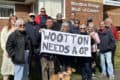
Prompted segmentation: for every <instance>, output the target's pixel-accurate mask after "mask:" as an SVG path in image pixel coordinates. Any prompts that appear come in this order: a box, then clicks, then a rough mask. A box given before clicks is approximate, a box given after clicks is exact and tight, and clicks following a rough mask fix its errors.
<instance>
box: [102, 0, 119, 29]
mask: <svg viewBox="0 0 120 80" xmlns="http://www.w3.org/2000/svg"><path fill="white" fill-rule="evenodd" d="M103 3H104V10H103V11H104V17H111V18H112V19H113V23H114V25H116V26H118V27H120V0H104V2H103Z"/></svg>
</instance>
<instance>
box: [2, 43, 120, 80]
mask: <svg viewBox="0 0 120 80" xmlns="http://www.w3.org/2000/svg"><path fill="white" fill-rule="evenodd" d="M2 54H3V53H2V50H1V49H0V67H1V62H2ZM115 69H116V70H120V41H118V43H117V50H116V54H115ZM79 79H80V75H78V74H73V75H72V80H79ZM0 80H2V76H1V75H0Z"/></svg>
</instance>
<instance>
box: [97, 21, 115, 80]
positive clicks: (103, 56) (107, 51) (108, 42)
mask: <svg viewBox="0 0 120 80" xmlns="http://www.w3.org/2000/svg"><path fill="white" fill-rule="evenodd" d="M98 34H99V37H100V41H101V43H100V60H101V68H102V74H103V75H104V76H106V75H107V73H106V70H107V72H108V75H109V78H110V80H114V71H113V64H112V50H113V49H114V47H115V39H114V37H113V34H112V32H111V31H110V29H108V28H106V27H105V24H104V22H101V23H100V30H99V32H98ZM105 61H106V64H107V67H106V64H105Z"/></svg>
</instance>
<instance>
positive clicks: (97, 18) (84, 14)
mask: <svg viewBox="0 0 120 80" xmlns="http://www.w3.org/2000/svg"><path fill="white" fill-rule="evenodd" d="M71 1H74V2H77V3H79V2H82V3H93V4H97V5H99V8H97V9H98V10H99V12H83V11H77V12H75V13H76V18H78V19H80V22H81V24H83V23H85V24H86V19H87V18H88V17H93V19H94V23H95V25H97V26H98V25H99V23H100V21H102V19H103V4H102V3H99V2H96V3H95V2H87V1H83V0H66V18H67V19H69V17H70V13H71V12H72V10H71V7H72V6H71ZM76 7H77V8H79V6H76ZM81 8H82V9H83V8H84V7H81Z"/></svg>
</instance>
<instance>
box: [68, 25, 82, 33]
mask: <svg viewBox="0 0 120 80" xmlns="http://www.w3.org/2000/svg"><path fill="white" fill-rule="evenodd" d="M70 33H73V34H74V33H76V34H79V33H80V29H79V26H78V27H74V26H72V28H71V29H70Z"/></svg>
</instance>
